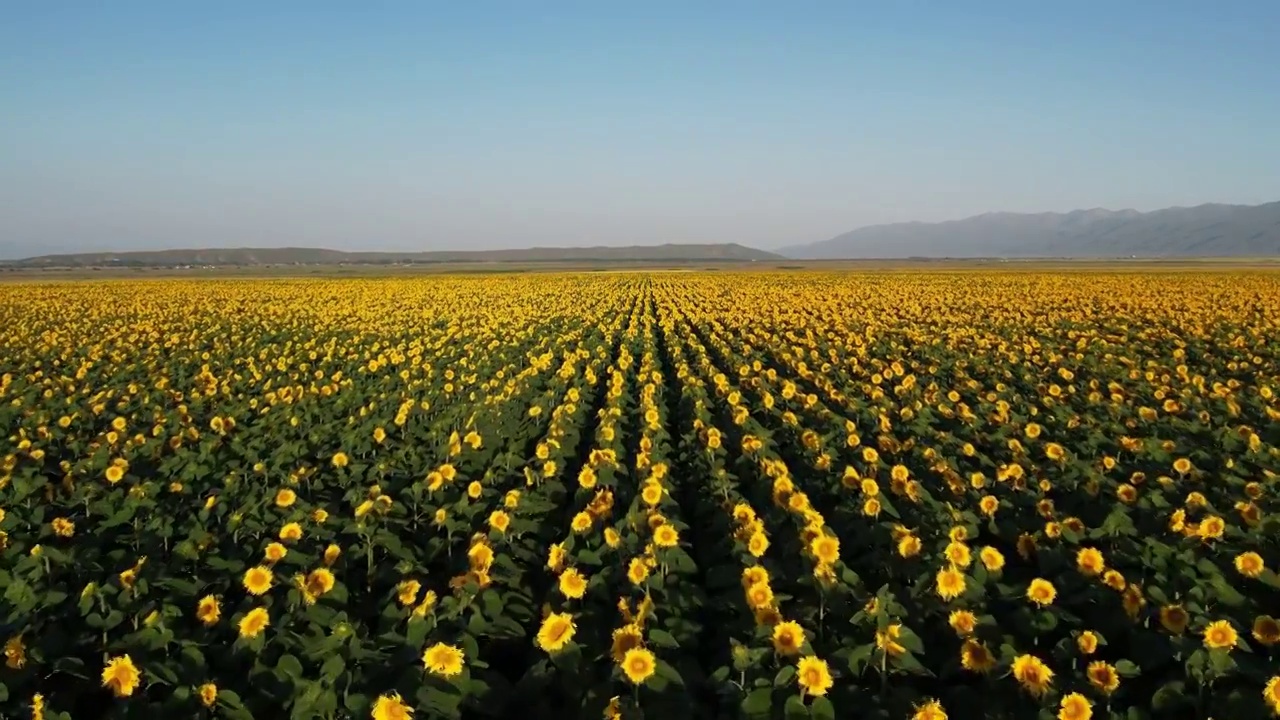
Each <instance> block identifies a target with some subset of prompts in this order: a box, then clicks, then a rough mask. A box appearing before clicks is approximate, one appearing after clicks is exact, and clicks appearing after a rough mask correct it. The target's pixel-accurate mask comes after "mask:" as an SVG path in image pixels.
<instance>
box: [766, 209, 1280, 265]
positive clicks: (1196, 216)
mask: <svg viewBox="0 0 1280 720" xmlns="http://www.w3.org/2000/svg"><path fill="white" fill-rule="evenodd" d="M780 252H782V253H783V254H784V255H786V256H787V257H792V258H800V259H835V258H904V257H957V258H960V257H1128V256H1130V255H1137V256H1140V257H1177V256H1189V257H1232V256H1234V257H1250V256H1269V255H1280V202H1273V203H1268V204H1266V205H1198V206H1196V207H1189V208H1187V207H1174V208H1167V209H1164V210H1155V211H1152V212H1147V213H1142V212H1138V211H1136V210H1103V209H1100V208H1099V209H1093V210H1076V211H1073V212H1069V213H1030V214H1023V213H986V214H984V215H977V216H974V217H971V218H965V219H964V220H952V221H949V222H940V223H920V222H910V223H896V224H892V225H873V226H871V227H864V228H860V229H858V230H854V231H853V232H848V233H845V234H844V235H840V236H838V237H834V238H832V239H830V240H826V241H823V242H818V243H812V244H810V245H799V246H796V247H790V248H784V249H783V250H781V251H780Z"/></svg>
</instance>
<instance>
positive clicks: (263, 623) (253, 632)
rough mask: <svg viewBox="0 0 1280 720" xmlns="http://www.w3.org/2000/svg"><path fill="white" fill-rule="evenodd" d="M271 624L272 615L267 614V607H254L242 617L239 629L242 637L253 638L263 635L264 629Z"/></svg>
mask: <svg viewBox="0 0 1280 720" xmlns="http://www.w3.org/2000/svg"><path fill="white" fill-rule="evenodd" d="M270 624H271V616H270V615H268V614H267V610H266V608H254V609H252V610H250V611H249V612H247V613H245V614H244V617H242V618H240V623H239V625H238V626H237V630H238V631H239V633H240V637H242V638H246V639H252V638H255V637H257V636H258V635H261V634H262V631H263V630H265V629H267V626H268V625H270Z"/></svg>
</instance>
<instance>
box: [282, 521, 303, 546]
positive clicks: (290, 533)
mask: <svg viewBox="0 0 1280 720" xmlns="http://www.w3.org/2000/svg"><path fill="white" fill-rule="evenodd" d="M280 539H281V540H283V541H285V542H296V541H298V540H301V539H302V526H301V525H299V524H298V523H296V522H291V523H286V524H285V526H284V527H282V528H280Z"/></svg>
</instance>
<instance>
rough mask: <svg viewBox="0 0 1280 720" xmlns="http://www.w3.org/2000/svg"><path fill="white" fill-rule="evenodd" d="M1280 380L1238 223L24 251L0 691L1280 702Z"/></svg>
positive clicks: (712, 705)
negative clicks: (1046, 260)
mask: <svg viewBox="0 0 1280 720" xmlns="http://www.w3.org/2000/svg"><path fill="white" fill-rule="evenodd" d="M1193 270H1194V271H1193ZM1278 394H1280V275H1278V274H1276V273H1273V272H1254V271H1249V270H1247V269H1244V268H1241V267H1233V266H1226V267H1219V268H1216V269H1213V268H1211V267H1209V266H1208V265H1206V266H1204V267H1196V268H1178V267H1171V266H1160V265H1153V266H1143V267H1130V266H1127V265H1125V264H1123V263H1121V264H1117V265H1115V266H1112V267H1109V268H1107V269H1106V271H1100V269H1099V268H1092V269H1090V270H1089V271H1078V270H1073V269H1071V268H1069V267H1055V266H1048V265H1033V266H1023V267H1005V266H1001V267H1000V268H999V269H996V268H994V267H993V268H981V267H977V268H975V267H972V266H967V267H964V268H937V269H934V270H931V271H928V272H924V271H920V270H919V269H917V268H912V267H901V268H897V269H894V270H893V271H887V270H877V271H872V270H868V269H862V270H857V269H852V270H841V271H821V270H816V269H813V268H806V269H799V270H794V271H786V272H783V271H751V272H746V271H742V270H741V269H734V268H723V269H721V270H717V271H714V272H710V271H697V270H694V271H687V272H672V273H660V272H609V273H592V272H576V273H561V272H548V273H538V274H517V273H511V274H466V275H461V274H433V275H421V276H414V275H410V274H405V275H403V276H401V275H397V276H393V277H342V278H332V277H321V278H269V277H246V278H234V277H216V276H215V277H202V278H190V277H185V278H154V279H136V278H133V279H112V280H100V281H89V280H79V279H63V280H60V281H58V282H46V281H42V280H40V279H39V278H32V277H24V276H18V277H14V278H10V279H8V280H6V282H4V283H2V284H0V429H2V430H3V438H0V588H2V591H0V593H2V594H0V641H3V642H4V666H3V667H0V717H5V718H9V717H13V718H26V717H40V718H51V719H52V718H72V717H74V718H125V717H137V718H153V717H166V718H167V717H175V718H202V717H218V718H285V717H292V718H374V720H399V719H402V718H410V717H415V718H427V717H429V718H434V717H466V718H472V717H475V718H479V717H510V716H513V715H517V714H519V715H523V716H526V717H528V718H531V719H533V718H543V717H546V718H560V717H569V718H579V717H580V718H601V717H603V718H619V717H621V718H642V717H646V718H664V717H673V718H674V717H681V718H682V717H726V718H734V717H744V718H746V717H760V718H768V717H778V718H782V717H785V718H803V717H808V718H815V719H825V718H846V717H867V718H886V719H888V718H894V719H896V718H910V719H911V720H943V719H944V718H1010V719H1013V718H1037V717H1044V718H1059V719H1060V720H1088V718H1111V717H1114V718H1126V719H1128V718H1133V719H1138V718H1205V717H1237V718H1255V717H1266V716H1269V715H1270V714H1272V713H1277V714H1280V623H1278V621H1277V619H1276V618H1275V617H1274V616H1275V615H1280V604H1277V600H1276V598H1277V597H1280V594H1278V590H1280V577H1278V576H1277V574H1276V570H1277V568H1280V518H1278V517H1277V515H1276V513H1277V510H1280V503H1278V502H1277V497H1278V496H1280V478H1278V474H1280V398H1278V397H1277V395H1278Z"/></svg>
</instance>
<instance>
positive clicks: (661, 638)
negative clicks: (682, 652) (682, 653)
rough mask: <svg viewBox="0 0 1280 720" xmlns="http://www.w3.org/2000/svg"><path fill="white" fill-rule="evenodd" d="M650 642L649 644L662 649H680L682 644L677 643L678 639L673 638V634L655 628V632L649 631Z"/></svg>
mask: <svg viewBox="0 0 1280 720" xmlns="http://www.w3.org/2000/svg"><path fill="white" fill-rule="evenodd" d="M648 640H649V642H651V643H653V644H654V645H655V646H657V647H660V648H678V647H680V643H678V642H676V639H675V638H674V637H672V635H671V633H669V632H667V631H666V630H659V629H657V628H654V629H653V630H650V631H649V637H648Z"/></svg>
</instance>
